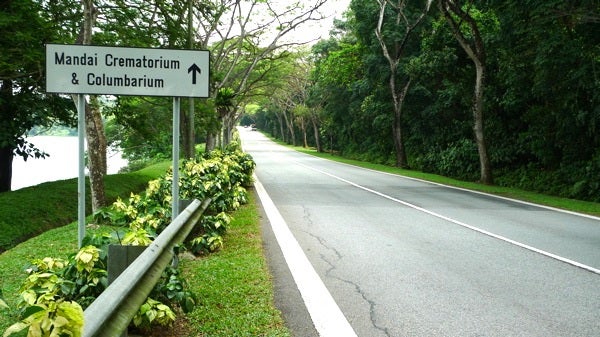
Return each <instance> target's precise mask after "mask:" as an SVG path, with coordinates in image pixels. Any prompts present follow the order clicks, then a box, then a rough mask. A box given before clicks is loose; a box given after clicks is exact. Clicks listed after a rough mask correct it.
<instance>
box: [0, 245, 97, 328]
mask: <svg viewBox="0 0 600 337" xmlns="http://www.w3.org/2000/svg"><path fill="white" fill-rule="evenodd" d="M27 273H28V276H27V278H26V279H25V281H24V282H23V284H22V285H21V288H20V301H19V302H18V304H17V310H18V312H19V316H20V317H21V320H20V321H19V322H18V323H15V324H13V325H12V326H11V327H9V328H8V329H7V330H6V332H5V335H4V336H10V335H12V334H14V333H18V332H19V331H21V330H24V329H27V331H28V336H80V335H81V331H82V328H83V309H82V306H83V307H86V306H88V305H89V304H90V303H91V302H92V301H93V300H94V299H95V298H96V297H97V296H98V295H99V294H100V293H101V292H102V291H103V290H104V289H106V287H107V283H108V282H107V275H106V261H105V260H102V259H101V258H100V250H99V249H98V248H96V247H94V246H86V247H83V248H81V249H80V250H79V252H77V254H74V255H72V256H71V257H69V259H68V260H62V259H55V258H50V257H45V258H43V259H41V260H34V261H32V264H31V266H30V267H29V268H28V269H27Z"/></svg>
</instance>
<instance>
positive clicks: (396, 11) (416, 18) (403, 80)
mask: <svg viewBox="0 0 600 337" xmlns="http://www.w3.org/2000/svg"><path fill="white" fill-rule="evenodd" d="M408 2H409V1H407V0H395V1H391V0H377V3H378V4H379V19H378V21H377V26H376V28H375V35H376V36H377V40H378V41H379V45H380V46H381V50H382V51H383V56H384V57H385V59H386V60H387V62H388V64H389V71H390V75H389V88H390V92H391V95H392V103H393V107H394V122H393V124H392V134H393V138H394V146H395V148H396V166H398V167H407V166H408V160H407V159H406V149H405V147H404V141H403V135H402V134H403V132H402V106H403V104H404V99H405V98H406V94H407V93H408V89H409V87H410V83H411V81H412V79H411V78H410V76H409V75H408V74H404V76H401V75H402V74H400V73H399V64H400V61H401V59H402V58H404V57H406V55H405V49H406V47H407V43H408V40H409V39H410V38H411V37H412V36H413V35H414V31H415V29H416V28H417V26H418V25H419V24H420V23H421V22H422V21H423V19H424V18H425V15H427V13H428V12H429V9H430V8H431V4H432V2H433V0H427V1H426V2H425V6H424V8H423V9H422V10H420V11H418V12H417V14H416V15H415V14H414V12H415V9H412V8H407V6H408ZM388 5H389V8H391V10H392V12H393V15H391V16H390V15H389V13H387V10H386V9H387V8H388ZM390 19H391V20H390ZM384 23H387V24H386V25H387V26H388V28H387V29H386V33H385V35H386V36H384Z"/></svg>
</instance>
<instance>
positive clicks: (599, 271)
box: [296, 161, 600, 275]
mask: <svg viewBox="0 0 600 337" xmlns="http://www.w3.org/2000/svg"><path fill="white" fill-rule="evenodd" d="M296 163H297V164H298V165H300V166H303V167H305V168H307V169H309V170H312V171H315V172H319V173H321V174H324V175H326V176H329V177H331V178H334V179H337V180H339V181H341V182H344V183H346V184H349V185H352V186H354V187H356V188H359V189H362V190H364V191H367V192H369V193H373V194H375V195H378V196H380V197H383V198H386V199H388V200H391V201H394V202H397V203H399V204H402V205H405V206H408V207H411V208H413V209H416V210H418V211H420V212H423V213H426V214H429V215H431V216H434V217H436V218H439V219H442V220H445V221H448V222H451V223H454V224H456V225H459V226H462V227H465V228H468V229H470V230H473V231H476V232H478V233H481V234H484V235H487V236H490V237H493V238H496V239H498V240H502V241H504V242H508V243H510V244H513V245H515V246H518V247H521V248H524V249H527V250H530V251H532V252H536V253H539V254H542V255H544V256H547V257H550V258H553V259H556V260H558V261H561V262H565V263H568V264H570V265H573V266H575V267H579V268H582V269H585V270H587V271H590V272H592V273H595V274H599V275H600V269H596V268H594V267H591V266H588V265H586V264H583V263H580V262H577V261H573V260H570V259H567V258H565V257H562V256H559V255H556V254H552V253H550V252H547V251H545V250H541V249H538V248H535V247H533V246H529V245H526V244H524V243H521V242H518V241H515V240H512V239H509V238H507V237H505V236H502V235H498V234H494V233H492V232H489V231H486V230H484V229H481V228H478V227H475V226H471V225H469V224H466V223H464V222H461V221H458V220H455V219H452V218H449V217H447V216H444V215H441V214H438V213H435V212H432V211H430V210H427V209H425V208H422V207H419V206H417V205H414V204H411V203H409V202H406V201H403V200H400V199H397V198H394V197H392V196H389V195H387V194H383V193H381V192H378V191H375V190H372V189H370V188H368V187H365V186H362V185H359V184H357V183H354V182H351V181H349V180H346V179H344V178H341V177H338V176H336V175H334V174H331V173H328V172H325V171H322V170H319V169H317V168H314V167H310V166H308V165H305V164H303V163H301V162H298V161H296Z"/></svg>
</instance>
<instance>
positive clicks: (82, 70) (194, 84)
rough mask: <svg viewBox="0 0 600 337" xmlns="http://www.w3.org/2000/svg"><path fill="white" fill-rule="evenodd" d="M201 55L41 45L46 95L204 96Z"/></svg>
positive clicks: (205, 55) (205, 63)
mask: <svg viewBox="0 0 600 337" xmlns="http://www.w3.org/2000/svg"><path fill="white" fill-rule="evenodd" d="M209 73H210V69H209V52H208V51H206V50H181V49H150V48H123V47H100V46H84V45H60V44H47V45H46V91H47V92H53V93H65V94H101V95H135V96H173V97H208V96H209Z"/></svg>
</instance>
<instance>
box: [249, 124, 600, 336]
mask: <svg viewBox="0 0 600 337" xmlns="http://www.w3.org/2000/svg"><path fill="white" fill-rule="evenodd" d="M240 133H241V137H242V140H243V146H244V149H245V150H246V151H247V152H249V153H250V154H251V155H252V156H253V158H254V160H255V161H256V163H257V168H256V176H257V178H258V181H257V190H259V194H260V192H261V191H262V193H263V194H262V196H261V201H262V202H263V205H265V202H267V204H268V203H269V202H270V201H272V205H266V207H265V212H266V215H265V217H267V218H268V219H269V220H270V223H271V225H272V226H273V233H274V234H272V233H271V230H269V233H268V235H267V242H266V243H265V245H266V246H267V247H270V250H273V249H275V250H276V251H277V252H283V253H276V254H275V255H276V256H279V257H275V258H274V260H271V261H275V262H272V263H276V264H278V265H277V266H275V267H274V269H276V270H277V269H278V270H280V271H283V272H282V273H276V276H275V278H276V281H277V278H278V276H277V275H280V274H281V275H285V274H286V272H287V269H289V272H287V273H288V275H291V276H288V278H289V279H290V280H293V282H290V283H291V285H289V284H288V285H287V286H285V285H282V284H281V283H277V284H278V286H277V291H278V292H279V293H280V294H284V295H283V296H288V295H289V296H290V298H289V299H286V298H283V299H282V298H279V300H278V302H279V303H280V304H281V305H282V306H283V307H284V308H282V311H283V312H284V315H286V319H287V320H290V321H294V322H292V323H291V326H292V329H293V331H295V334H296V335H297V336H303V337H304V336H310V335H321V336H353V335H356V336H365V337H377V336H600V274H599V273H600V219H598V218H594V217H586V216H579V215H576V214H570V213H565V212H560V211H557V210H553V209H549V208H543V207H537V206H535V205H531V204H526V203H521V202H516V201H512V200H508V199H502V198H497V197H493V196H489V195H486V194H480V193H472V192H468V191H464V190H460V189H455V188H449V187H445V186H441V185H436V184H431V183H427V182H423V181H419V180H414V179H408V178H404V177H400V176H396V175H390V174H385V173H379V172H374V171H370V170H365V169H361V168H357V167H354V166H349V165H344V164H339V163H335V162H331V161H327V160H323V159H319V158H316V157H313V156H308V155H304V154H301V153H297V152H294V151H290V150H288V149H286V148H285V147H282V146H279V145H276V144H275V143H273V142H271V141H269V140H268V139H267V138H266V137H264V136H263V135H262V134H261V133H259V132H256V131H249V130H248V129H241V130H240ZM274 213H277V214H276V215H275V216H273V215H272V214H274ZM286 231H287V232H286ZM288 232H289V235H288V234H286V233H288ZM278 233H279V234H278ZM282 233H283V234H282ZM274 241H277V243H274ZM295 245H298V247H299V249H298V251H294V250H293V249H292V252H291V253H290V252H289V251H290V247H292V248H293V247H294V246H295ZM279 249H280V250H281V251H279ZM286 254H287V255H286ZM299 255H303V256H304V258H306V259H307V261H304V260H303V257H301V256H300V257H299ZM298 261H300V262H298ZM283 264H285V267H282V265H283ZM313 270H314V272H315V275H314V277H316V278H318V280H314V279H313V273H312V271H313ZM282 277H283V278H285V277H286V276H282ZM319 284H322V285H323V286H324V287H322V288H321V286H320V285H319ZM298 299H301V300H298ZM319 310H320V311H319ZM336 310H339V314H337V313H336ZM327 313H332V314H331V315H330V316H328V315H327ZM295 316H297V317H300V318H299V319H300V320H301V321H304V322H307V323H305V324H304V325H303V324H302V322H298V321H297V320H296V321H295V319H294V317H295ZM328 322H329V323H328ZM340 329H341V330H340ZM336 331H337V332H336ZM340 331H343V332H340Z"/></svg>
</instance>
